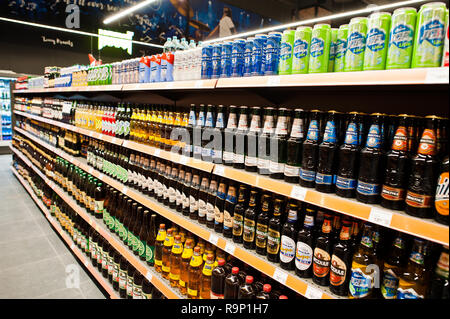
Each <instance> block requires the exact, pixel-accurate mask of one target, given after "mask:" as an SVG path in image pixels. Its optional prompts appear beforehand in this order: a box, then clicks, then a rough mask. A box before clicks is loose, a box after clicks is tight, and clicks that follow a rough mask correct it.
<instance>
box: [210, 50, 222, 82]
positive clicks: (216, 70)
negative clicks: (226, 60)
mask: <svg viewBox="0 0 450 319" xmlns="http://www.w3.org/2000/svg"><path fill="white" fill-rule="evenodd" d="M221 59H222V44H220V43H219V44H214V45H213V52H212V76H211V78H213V79H218V78H219V77H220V74H221V73H222V72H221V71H222V70H221V66H222V64H221V62H220V61H221Z"/></svg>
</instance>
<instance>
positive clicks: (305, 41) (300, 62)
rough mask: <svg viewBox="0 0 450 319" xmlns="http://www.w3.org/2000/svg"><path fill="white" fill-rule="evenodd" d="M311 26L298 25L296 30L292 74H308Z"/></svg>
mask: <svg viewBox="0 0 450 319" xmlns="http://www.w3.org/2000/svg"><path fill="white" fill-rule="evenodd" d="M311 35H312V28H311V27H298V28H297V30H295V38H294V56H293V57H292V74H306V73H308V69H309V49H310V46H311Z"/></svg>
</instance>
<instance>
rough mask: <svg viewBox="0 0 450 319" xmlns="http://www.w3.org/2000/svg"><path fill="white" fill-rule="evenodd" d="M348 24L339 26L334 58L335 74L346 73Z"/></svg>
mask: <svg viewBox="0 0 450 319" xmlns="http://www.w3.org/2000/svg"><path fill="white" fill-rule="evenodd" d="M347 37H348V24H342V25H341V26H339V29H338V32H337V39H336V53H335V57H334V72H344V67H345V52H346V51H347Z"/></svg>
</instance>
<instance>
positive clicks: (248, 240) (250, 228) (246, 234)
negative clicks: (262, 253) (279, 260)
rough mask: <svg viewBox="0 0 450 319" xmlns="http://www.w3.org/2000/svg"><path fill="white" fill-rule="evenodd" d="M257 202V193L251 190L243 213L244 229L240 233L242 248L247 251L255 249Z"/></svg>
mask: <svg viewBox="0 0 450 319" xmlns="http://www.w3.org/2000/svg"><path fill="white" fill-rule="evenodd" d="M258 202H259V193H258V191H257V190H256V189H253V190H252V191H251V192H250V201H249V203H248V208H247V209H246V210H245V213H244V229H243V233H242V240H243V242H244V247H245V248H247V249H255V234H256V218H257V217H258V213H257V211H258Z"/></svg>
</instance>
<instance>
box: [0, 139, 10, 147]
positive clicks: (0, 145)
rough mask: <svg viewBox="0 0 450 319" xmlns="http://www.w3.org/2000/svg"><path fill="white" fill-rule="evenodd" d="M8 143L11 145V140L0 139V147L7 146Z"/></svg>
mask: <svg viewBox="0 0 450 319" xmlns="http://www.w3.org/2000/svg"><path fill="white" fill-rule="evenodd" d="M9 145H11V141H9V140H8V141H1V140H0V147H2V146H9Z"/></svg>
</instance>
